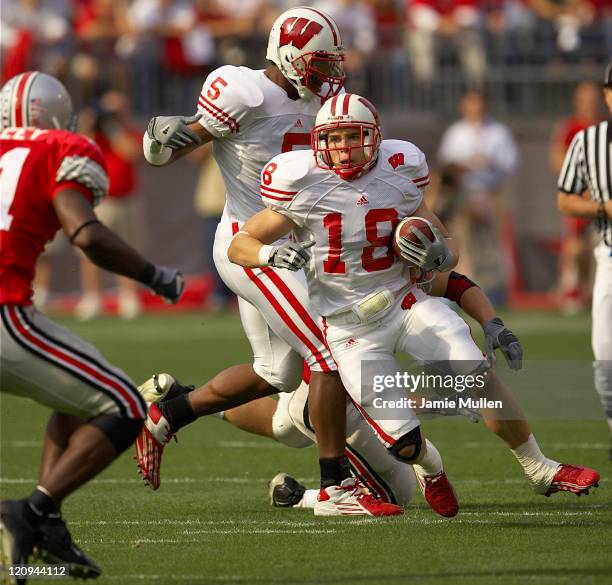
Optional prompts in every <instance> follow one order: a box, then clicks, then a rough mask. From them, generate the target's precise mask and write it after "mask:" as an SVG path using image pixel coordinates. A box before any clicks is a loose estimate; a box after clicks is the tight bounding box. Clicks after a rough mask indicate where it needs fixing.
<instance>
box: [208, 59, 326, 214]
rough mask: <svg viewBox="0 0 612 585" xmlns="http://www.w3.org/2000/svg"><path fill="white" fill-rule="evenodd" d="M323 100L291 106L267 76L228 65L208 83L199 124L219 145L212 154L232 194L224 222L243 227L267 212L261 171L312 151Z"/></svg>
mask: <svg viewBox="0 0 612 585" xmlns="http://www.w3.org/2000/svg"><path fill="white" fill-rule="evenodd" d="M320 106H321V104H320V102H319V100H317V99H313V100H303V99H298V100H292V99H290V98H289V97H288V96H287V93H286V92H285V90H284V89H282V88H281V87H279V86H278V85H277V84H276V83H274V82H273V81H271V80H270V79H268V77H266V75H265V73H264V71H263V70H257V71H255V70H253V69H248V68H247V67H234V66H231V65H225V66H224V67H220V68H219V69H215V71H213V72H212V73H211V74H210V75H209V76H208V77H207V79H206V81H205V82H204V86H203V88H202V93H201V94H200V97H199V101H198V111H199V113H201V114H202V117H201V118H200V123H201V124H202V126H203V127H204V128H205V129H206V130H207V131H208V132H209V133H210V134H212V135H213V136H214V137H216V138H217V139H216V140H214V145H213V154H214V157H215V159H216V161H217V163H218V164H219V168H220V169H221V173H222V175H223V179H224V181H225V186H226V189H227V203H226V213H225V216H226V217H228V216H229V218H231V219H232V220H237V221H239V222H244V221H246V220H247V219H248V218H249V217H251V216H252V215H254V214H255V213H257V212H258V211H261V210H262V209H264V204H263V203H262V201H261V197H260V194H259V182H260V173H261V169H262V168H263V167H264V166H265V164H266V163H267V162H268V161H269V160H270V159H271V158H273V157H274V156H276V155H277V154H279V153H281V152H288V151H291V150H296V149H304V148H310V130H311V128H312V127H313V125H314V120H315V117H316V115H317V112H318V111H319V108H320Z"/></svg>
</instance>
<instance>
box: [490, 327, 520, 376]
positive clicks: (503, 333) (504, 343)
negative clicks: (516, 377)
mask: <svg viewBox="0 0 612 585" xmlns="http://www.w3.org/2000/svg"><path fill="white" fill-rule="evenodd" d="M482 328H483V330H484V334H485V348H486V353H487V358H488V360H489V362H490V363H491V365H493V364H494V363H495V350H496V349H498V348H499V349H501V351H502V353H503V354H504V357H505V358H506V361H507V362H508V365H509V366H510V368H511V369H512V370H520V369H521V368H522V367H523V346H522V345H521V342H520V341H519V339H518V337H517V336H516V335H514V333H512V331H510V329H508V328H507V327H506V326H505V325H504V322H503V321H502V320H501V319H500V318H499V317H495V318H494V319H491V320H490V321H488V322H487V323H485V324H484V325H483V327H482Z"/></svg>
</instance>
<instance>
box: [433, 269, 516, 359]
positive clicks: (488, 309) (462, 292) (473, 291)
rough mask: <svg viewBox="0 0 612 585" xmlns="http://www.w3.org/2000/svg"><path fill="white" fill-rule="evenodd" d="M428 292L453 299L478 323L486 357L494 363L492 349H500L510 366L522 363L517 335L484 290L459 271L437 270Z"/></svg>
mask: <svg viewBox="0 0 612 585" xmlns="http://www.w3.org/2000/svg"><path fill="white" fill-rule="evenodd" d="M430 294H431V295H432V296H436V297H445V298H447V299H449V300H451V301H454V302H456V303H457V304H458V305H459V306H460V307H461V308H462V309H463V310H464V311H465V312H466V313H467V314H468V315H469V316H470V317H472V318H473V319H474V320H476V321H478V323H480V325H481V327H482V329H483V331H484V334H485V346H486V353H487V358H488V359H489V361H490V362H491V363H492V364H493V363H495V350H496V349H498V348H499V349H501V351H502V353H503V354H504V357H505V358H506V361H507V362H508V365H509V366H510V368H512V369H513V370H520V369H521V367H522V366H523V347H522V346H521V342H520V341H519V339H518V337H517V336H516V335H515V334H514V333H513V332H512V331H510V329H508V328H507V327H506V326H505V325H504V322H503V321H502V320H501V318H500V317H498V316H497V314H496V312H495V308H494V307H493V304H492V303H491V301H490V300H489V297H487V295H486V294H485V293H484V291H483V290H482V289H481V288H480V287H479V286H478V285H477V284H476V283H475V282H474V281H472V280H470V279H469V278H468V277H467V276H465V275H463V274H460V273H459V272H454V271H453V272H441V273H436V276H435V278H434V280H433V282H432V287H431V291H430Z"/></svg>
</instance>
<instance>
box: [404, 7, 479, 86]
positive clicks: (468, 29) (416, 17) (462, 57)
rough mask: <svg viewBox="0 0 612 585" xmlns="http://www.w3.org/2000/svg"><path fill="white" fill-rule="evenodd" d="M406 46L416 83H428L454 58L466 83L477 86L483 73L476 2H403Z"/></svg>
mask: <svg viewBox="0 0 612 585" xmlns="http://www.w3.org/2000/svg"><path fill="white" fill-rule="evenodd" d="M406 18H407V26H408V29H407V34H406V45H407V48H408V50H409V53H410V59H411V62H412V68H413V73H414V76H415V78H416V80H417V81H419V82H424V83H431V82H432V81H433V80H434V79H435V78H436V74H437V72H438V69H439V66H440V62H441V61H447V62H448V61H450V62H451V67H452V65H453V60H454V58H455V56H456V57H457V58H458V60H459V65H460V67H461V69H462V70H463V74H464V76H465V78H466V80H467V82H468V83H469V84H470V85H472V86H477V87H480V86H481V85H482V82H483V80H484V75H485V72H486V65H487V62H486V55H485V49H484V38H483V30H482V19H481V15H480V13H479V10H478V6H477V3H476V0H406Z"/></svg>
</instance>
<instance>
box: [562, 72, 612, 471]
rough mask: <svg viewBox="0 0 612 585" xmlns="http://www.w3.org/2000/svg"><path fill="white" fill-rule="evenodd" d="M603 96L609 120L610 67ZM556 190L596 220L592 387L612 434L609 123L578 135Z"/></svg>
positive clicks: (569, 206)
mask: <svg viewBox="0 0 612 585" xmlns="http://www.w3.org/2000/svg"><path fill="white" fill-rule="evenodd" d="M603 92H604V98H605V100H606V104H607V106H608V108H609V110H610V115H611V116H612V64H610V65H608V67H607V69H606V75H605V78H604V89H603ZM558 189H559V191H558V193H557V206H558V208H559V211H561V213H563V214H564V215H569V216H572V217H585V218H589V219H594V220H595V224H596V227H597V232H598V234H599V237H600V242H599V244H598V245H597V246H596V248H595V251H594V254H595V261H596V272H595V284H594V286H593V309H592V315H593V329H592V333H591V342H592V345H593V354H594V355H595V362H594V364H593V368H594V373H595V388H596V390H597V393H598V394H599V398H600V399H601V404H602V406H603V408H604V410H605V412H606V416H607V418H608V425H609V426H610V433H612V119H608V120H606V121H604V122H601V123H599V124H594V125H593V126H589V127H588V128H586V129H585V130H582V131H581V132H578V134H576V136H575V137H574V139H573V140H572V143H571V144H570V146H569V148H568V151H567V153H566V155H565V161H564V163H563V168H562V169H561V173H560V175H559V183H558ZM587 191H588V196H585V195H584V194H585V193H586V192H587ZM609 458H610V460H612V447H611V448H610V453H609Z"/></svg>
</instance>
